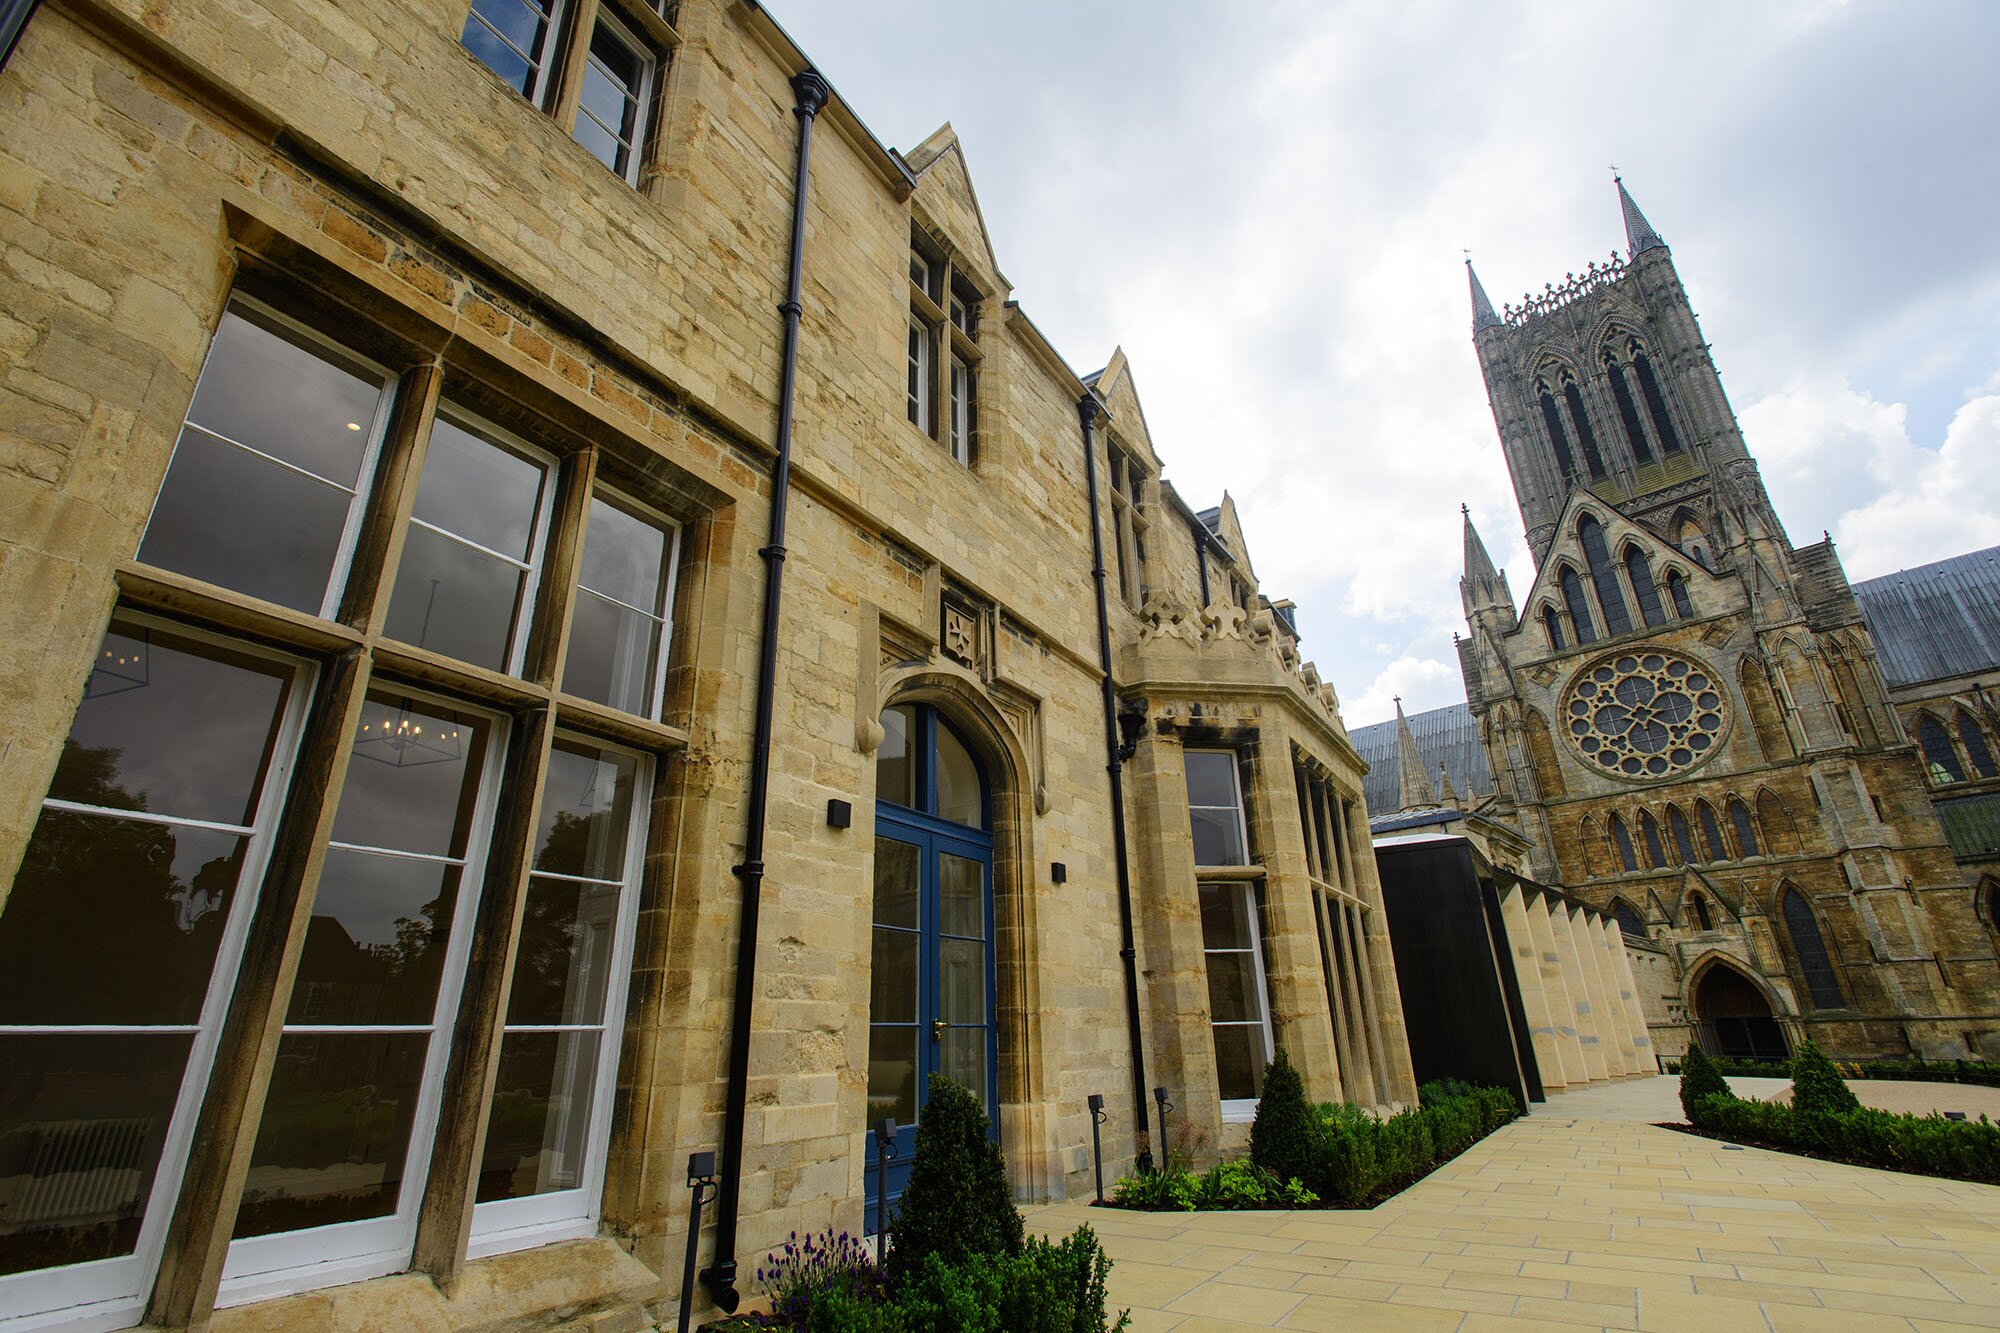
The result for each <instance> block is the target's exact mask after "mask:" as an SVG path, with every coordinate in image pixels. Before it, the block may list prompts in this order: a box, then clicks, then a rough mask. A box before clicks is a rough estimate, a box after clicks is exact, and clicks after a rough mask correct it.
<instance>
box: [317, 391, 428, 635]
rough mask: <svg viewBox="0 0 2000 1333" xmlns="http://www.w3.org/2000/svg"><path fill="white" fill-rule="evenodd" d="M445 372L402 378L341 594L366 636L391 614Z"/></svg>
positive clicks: (348, 617) (346, 612)
mask: <svg viewBox="0 0 2000 1333" xmlns="http://www.w3.org/2000/svg"><path fill="white" fill-rule="evenodd" d="M443 388H444V369H443V367H441V366H440V365H439V364H438V363H437V362H435V361H433V362H430V363H428V364H425V365H421V366H416V367H414V368H412V369H411V370H409V371H408V372H407V373H405V374H404V376H403V382H402V384H401V386H400V387H399V388H398V390H397V394H396V407H395V411H394V413H393V415H392V416H391V417H390V420H389V432H388V435H387V437H386V438H385V439H384V440H383V442H382V457H381V461H380V462H378V463H377V464H376V466H375V477H374V480H373V482H372V483H371V487H370V492H369V497H368V509H367V513H366V516H365V517H364V519H363V520H362V524H361V533H360V536H359V537H358V538H357V539H356V541H355V544H354V555H353V557H352V558H351V559H350V560H349V561H348V571H349V572H348V576H347V585H346V587H345V588H344V589H343V591H342V593H341V606H340V619H341V621H342V623H344V624H347V625H349V626H352V627H353V628H355V629H357V630H360V631H361V632H362V633H364V634H378V633H380V632H381V629H382V622H383V619H384V618H385V617H386V616H387V615H388V613H389V593H390V591H391V590H392V589H393V588H394V586H395V580H394V578H393V575H394V572H395V569H396V565H397V563H398V562H399V561H400V560H401V559H402V554H403V540H404V538H405V536H407V534H408V533H409V529H410V511H411V509H412V508H413V507H414V506H415V505H416V502H417V483H418V482H419V481H420V480H421V479H422V477H423V471H424V458H425V456H426V454H427V451H428V449H429V446H430V434H431V423H432V422H433V421H434V420H435V419H436V417H437V405H438V396H439V394H440V393H442V391H443Z"/></svg>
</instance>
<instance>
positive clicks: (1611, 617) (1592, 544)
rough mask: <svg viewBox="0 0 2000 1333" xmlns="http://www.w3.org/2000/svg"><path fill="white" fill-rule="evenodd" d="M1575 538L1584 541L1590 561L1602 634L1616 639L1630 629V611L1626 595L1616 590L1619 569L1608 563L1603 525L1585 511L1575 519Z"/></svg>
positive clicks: (1609, 556)
mask: <svg viewBox="0 0 2000 1333" xmlns="http://www.w3.org/2000/svg"><path fill="white" fill-rule="evenodd" d="M1576 535H1577V539H1578V540H1579V541H1581V542H1582V543H1583V558H1584V559H1585V560H1586V561H1588V562H1589V564H1590V581H1591V583H1592V585H1594V586H1595V587H1596V589H1597V604H1598V605H1599V606H1600V607H1602V608H1603V609H1604V633H1605V634H1606V636H1607V637H1610V638H1613V639H1615V638H1617V637H1618V636H1619V635H1621V634H1630V633H1631V632H1632V613H1631V612H1629V611H1627V610H1626V609H1625V594H1624V593H1622V592H1620V591H1619V590H1618V572H1617V571H1616V570H1615V569H1613V568H1612V566H1611V547H1610V546H1609V545H1608V544H1606V542H1605V540H1604V525H1603V524H1601V523H1599V522H1598V521H1597V520H1596V519H1594V518H1592V517H1591V516H1590V515H1589V514H1585V515H1584V516H1583V517H1582V518H1580V519H1578V520H1577V524H1576Z"/></svg>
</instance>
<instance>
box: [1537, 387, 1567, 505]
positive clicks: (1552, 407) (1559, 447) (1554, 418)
mask: <svg viewBox="0 0 2000 1333" xmlns="http://www.w3.org/2000/svg"><path fill="white" fill-rule="evenodd" d="M1535 389H1536V392H1537V394H1538V395H1539V396H1540V398H1541V400H1542V424H1543V425H1544V426H1546V427H1548V431H1549V447H1550V448H1552V449H1554V450H1555V451H1556V470H1557V471H1558V472H1560V473H1562V479H1563V481H1564V482H1568V481H1569V479H1570V478H1571V477H1574V476H1575V475H1576V458H1575V456H1574V455H1572V454H1571V453H1570V449H1569V435H1568V433H1567V432H1565V431H1564V430H1563V423H1562V414H1561V413H1560V412H1558V411H1556V400H1555V395H1553V394H1551V393H1550V392H1549V386H1548V382H1547V381H1546V380H1536V381H1535Z"/></svg>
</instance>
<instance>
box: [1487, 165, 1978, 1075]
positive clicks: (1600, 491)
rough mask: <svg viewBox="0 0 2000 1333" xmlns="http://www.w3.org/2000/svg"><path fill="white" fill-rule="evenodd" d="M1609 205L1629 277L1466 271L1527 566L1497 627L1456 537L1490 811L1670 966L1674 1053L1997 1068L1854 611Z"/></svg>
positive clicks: (1683, 316) (1961, 927)
mask: <svg viewBox="0 0 2000 1333" xmlns="http://www.w3.org/2000/svg"><path fill="white" fill-rule="evenodd" d="M1618 195H1619V202H1620V204H1621V206H1622V208H1623V210H1624V220H1625V229H1626V240H1627V249H1626V253H1625V254H1624V255H1622V256H1621V255H1618V254H1616V253H1614V254H1613V255H1612V256H1611V257H1610V259H1609V261H1608V262H1604V263H1592V264H1590V265H1588V266H1587V267H1586V268H1585V269H1584V271H1583V272H1582V273H1580V274H1570V275H1567V276H1566V277H1565V280H1564V281H1563V282H1562V283H1561V284H1560V285H1556V284H1550V285H1548V286H1546V287H1545V288H1544V289H1543V291H1542V293H1541V294H1539V295H1532V296H1530V297H1528V298H1526V299H1525V300H1524V301H1523V302H1522V303H1521V304H1520V305H1519V306H1511V305H1510V306H1506V307H1504V308H1503V309H1502V310H1500V311H1495V309H1494V308H1493V304H1492V302H1491V301H1490V300H1489V299H1488V298H1487V296H1486V293H1485V291H1484V289H1483V288H1482V287H1481V285H1480V282H1479V278H1478V276H1477V275H1476V274H1474V273H1472V272H1471V270H1470V268H1469V266H1468V277H1469V278H1470V282H1471V295H1472V308H1473V326H1472V335H1473V345H1474V347H1475V348H1476V349H1477V352H1478V356H1479V364H1480V369H1481V371H1482V372H1483V374H1484V375H1485V379H1486V387H1487V393H1488V396H1489V399H1490V401H1491V404H1492V408H1493V417H1494V421H1495V423H1496V424H1497V425H1498V427H1499V432H1500V442H1501V447H1502V448H1503V450H1504V451H1505V454H1506V460H1507V468H1508V471H1509V473H1510V474H1511V476H1512V478H1513V483H1514V492H1515V496H1516V498H1517V500H1518V503H1519V506H1520V510H1521V518H1522V522H1523V523H1524V525H1525V528H1526V533H1527V540H1528V546H1529V550H1530V552H1531V554H1532V556H1533V558H1534V565H1535V577H1534V582H1533V585H1532V586H1531V587H1530V588H1529V589H1528V591H1527V595H1526V597H1525V599H1524V600H1523V601H1522V602H1521V603H1520V609H1519V611H1518V612H1517V610H1516V603H1515V601H1514V599H1513V596H1512V594H1511V592H1510V590H1509V588H1508V586H1507V580H1506V576H1505V575H1504V574H1503V573H1501V572H1500V571H1499V570H1498V569H1497V568H1496V567H1495V565H1494V563H1493V561H1492V560H1491V558H1490V557H1489V556H1488V554H1487V552H1486V549H1485V547H1484V545H1483V544H1482V542H1481V541H1480V538H1479V535H1478V533H1477V532H1476V531H1475V530H1474V528H1473V526H1472V520H1471V517H1470V515H1468V516H1467V518H1466V523H1465V576H1464V578H1463V579H1462V580H1461V583H1460V591H1461V594H1462V597H1463V600H1464V605H1465V614H1466V619H1467V622H1468V624H1469V627H1470V632H1469V634H1468V636H1467V637H1465V638H1464V639H1461V640H1460V641H1459V645H1458V646H1459V659H1460V666H1461V668H1462V670H1463V673H1464V676H1465V685H1466V692H1467V697H1468V700H1469V701H1470V704H1471V708H1472V712H1473V714H1474V716H1475V717H1476V718H1477V719H1478V723H1479V728H1480V735H1481V739H1482V741H1483V743H1484V745H1485V747H1486V751H1487V757H1488V760H1489V762H1490V764H1491V768H1492V773H1493V777H1494V781H1495V784H1496V787H1497V802H1496V805H1497V807H1498V809H1497V811H1496V813H1500V814H1502V815H1511V817H1512V818H1513V819H1515V820H1517V821H1518V822H1519V824H1520V825H1521V826H1522V828H1523V831H1524V832H1526V833H1527V834H1528V835H1529V836H1530V838H1531V839H1532V841H1533V842H1534V843H1535V844H1536V849H1537V850H1536V853H1535V854H1536V856H1537V857H1538V858H1539V863H1538V864H1537V865H1536V866H1535V871H1536V873H1537V877H1538V878H1541V879H1543V880H1545V881H1546V882H1548V883H1552V884H1559V885H1561V886H1562V887H1563V888H1564V889H1565V890H1568V891H1569V892H1572V893H1574V894H1575V895H1577V896H1578V897H1580V898H1582V899H1584V900H1585V901H1587V902H1589V903H1591V904H1592V905H1593V906H1596V907H1598V908H1600V909H1601V910H1604V911H1606V912H1609V913H1612V914H1614V915H1616V916H1617V917H1618V919H1619V920H1620V922H1621V924H1623V925H1624V927H1625V929H1626V930H1627V932H1628V934H1630V935H1632V936H1634V937H1637V938H1640V939H1644V940H1647V941H1649V942H1650V943H1651V944H1652V945H1654V946H1655V947H1658V948H1660V949H1662V950H1663V951H1665V953H1666V954H1667V955H1668V957H1669V960H1670V961H1671V964H1672V971H1673V973H1674V975H1675V977H1676V987H1675V993H1674V995H1673V996H1672V998H1671V1000H1670V1001H1669V1004H1668V1009H1669V1012H1668V1013H1666V1014H1664V1015H1661V1014H1654V1015H1650V1018H1651V1019H1652V1021H1653V1022H1654V1024H1655V1036H1656V1041H1657V1044H1658V1045H1660V1046H1661V1047H1662V1048H1663V1053H1664V1054H1666V1055H1668V1056H1671V1055H1672V1054H1673V1053H1674V1050H1675V1049H1676V1045H1677V1043H1676V1042H1675V1041H1674V1039H1673V1038H1674V1035H1675V1033H1676V1032H1677V1031H1678V1032H1679V1033H1681V1034H1685V1038H1684V1039H1686V1038H1695V1039H1699V1040H1701V1041H1702V1042H1703V1043H1704V1044H1705V1045H1706V1046H1707V1047H1708V1048H1709V1049H1710V1050H1711V1051H1712V1052H1716V1053H1722V1054H1728V1055H1735V1056H1745V1057H1762V1058H1782V1057H1783V1056H1784V1055H1785V1054H1786V1053H1787V1052H1788V1051H1789V1050H1790V1049H1791V1048H1792V1047H1793V1046H1795V1045H1796V1043H1797V1042H1798V1040H1799V1039H1801V1038H1804V1037H1810V1038H1811V1039H1812V1040H1813V1041H1815V1042H1816V1043H1818V1044H1819V1045H1820V1046H1822V1047H1823V1048H1825V1049H1826V1050H1828V1051H1829V1052H1830V1053H1832V1054H1834V1055H1835V1056H1836V1057H1842V1058H1869V1057H1877V1058H1887V1057H1899V1056H1908V1055H1912V1054H1914V1055H1920V1056H1923V1057H1926V1058H1932V1059H1937V1058H1965V1057H1977V1056H1980V1055H1982V1054H1983V1055H1986V1056H1988V1057H1990V1056H1992V1055H1993V1054H1994V1053H1995V1051H1996V1050H2000V963H1996V957H1995V951H1994V947H1993V944H1992V937H1991V936H1990V935H1989V933H1988V931H1987V929H1986V926H1985V924H1984V923H1983V922H1982V921H1981V920H1980V919H1979V917H1978V916H1977V914H1976V911H1975V905H1974V900H1973V890H1972V888H1971V886H1970V885H1969V884H1968V883H1967V882H1966V877H1965V875H1964V873H1963V871H1962V870H1961V869H1960V867H1958V866H1957V865H1956V864H1955V863H1954V861H1953V859H1952V855H1951V852H1950V849H1949V848H1948V847H1947V845H1946V842H1945V838H1944V834H1943V832H1942V830H1941V829H1940V826H1939V824H1938V821H1937V818H1936V816H1935V815H1934V814H1933V812H1932V809H1931V805H1930V802H1929V800H1928V799H1927V794H1926V790H1925V785H1924V780H1923V776H1922V773H1921V771H1920V768H1919V760H1918V757H1917V754H1916V749H1915V747H1914V746H1913V745H1912V743H1911V740H1910V737H1909V736H1908V735H1907V734H1906V732H1905V730H1904V728H1903V726H1902V723H1901V722H1900V721H1899V719H1898V716H1897V713H1896V711H1895V709H1894V708H1893V707H1891V704H1890V701H1889V699H1888V696H1887V690H1886V688H1885V686H1884V684H1883V677H1882V672H1881V669H1880V666H1879V664H1878V662H1877V659H1876V651H1875V646H1874V643H1873V641H1872V639H1871V637H1870V634H1869V631H1868V628H1867V626H1866V624H1865V623H1864V621H1863V619H1862V615H1861V609H1860V606H1859V605H1858V603H1857V602H1856V600H1855V596H1854V592H1853V589H1852V588H1851V586H1850V585H1849V583H1848V580H1847V576H1846V573H1845V572H1844V571H1843V569H1842V567H1841V563H1840V559H1839V557H1838V555H1837V554H1836V553H1835V551H1834V548H1833V543H1832V542H1831V541H1830V540H1823V541H1820V542H1816V543H1810V544H1807V545H1803V546H1795V545H1794V544H1793V543H1792V542H1791V540H1790V538H1789V537H1788V536H1787V535H1786V532H1785V529H1784V526H1783V524H1782V523H1781V522H1780V521H1779V519H1778V516H1777V514H1776V512H1775V511H1774V509H1773V507H1772V505H1771V501H1770V498H1769V496H1767V495H1766V494H1765V491H1764V486H1763V483H1762V480H1761V479H1760V477H1759V475H1758V471H1757V464H1756V461H1755V460H1754V459H1753V458H1752V457H1751V455H1750V452H1749V449H1748V447H1747V446H1746V444H1745V442H1744V439H1743V436H1742V433H1741V432H1740V430H1739V429H1738V427H1737V423H1736V418H1735V414H1734V413H1733V412H1732V410H1731V408H1730V405H1729V401H1728V399H1727V397H1726V396H1725V395H1724V393H1723V389H1722V382H1721V380H1720V378H1719V377H1718V376H1717V373H1716V369H1715V364H1714V361H1713V360H1712V358H1711V357H1710V355H1709V349H1708V345H1707V344H1706V343H1705V342H1704V341H1703V339H1702V334H1701V329H1700V327H1699V325H1698V324H1697V323H1696V320H1695V315H1694V311H1693V309H1692V308H1691V307H1690V305H1689V302H1688V296H1687V293H1686V291H1685V290H1684V289H1683V287H1682V286H1681V281H1680V278H1679V276H1678V274H1677V273H1676V272H1675V269H1674V263H1673V257H1672V255H1671V253H1670V252H1669V250H1668V247H1667V245H1666V243H1665V241H1664V240H1662V239H1661V237H1660V235H1659V233H1658V232H1656V231H1655V230H1654V229H1653V228H1652V226H1651V225H1650V224H1649V223H1648V222H1647V220H1646V218H1645V216H1644V215H1643V214H1642V213H1641V212H1640V211H1639V209H1638V207H1637V206H1636V205H1635V204H1634V203H1633V201H1632V197H1631V195H1630V194H1628V193H1627V192H1626V190H1625V187H1624V184H1623V183H1622V182H1620V184H1619V186H1618ZM1663 1020H1664V1022H1663ZM1662 1027H1664V1028H1665V1029H1666V1031H1664V1032H1662V1031H1661V1030H1660V1029H1661V1028H1662ZM1662 1037H1664V1038H1666V1039H1665V1040H1658V1039H1659V1038H1662Z"/></svg>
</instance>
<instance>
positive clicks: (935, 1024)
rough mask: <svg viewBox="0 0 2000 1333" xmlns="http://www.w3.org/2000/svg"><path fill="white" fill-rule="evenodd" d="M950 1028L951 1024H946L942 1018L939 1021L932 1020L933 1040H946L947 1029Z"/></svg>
mask: <svg viewBox="0 0 2000 1333" xmlns="http://www.w3.org/2000/svg"><path fill="white" fill-rule="evenodd" d="M950 1026H951V1024H949V1023H947V1022H945V1021H944V1020H943V1019H942V1018H937V1019H932V1020H931V1040H932V1041H943V1040H944V1034H945V1030H946V1029H947V1028H949V1027H950Z"/></svg>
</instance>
